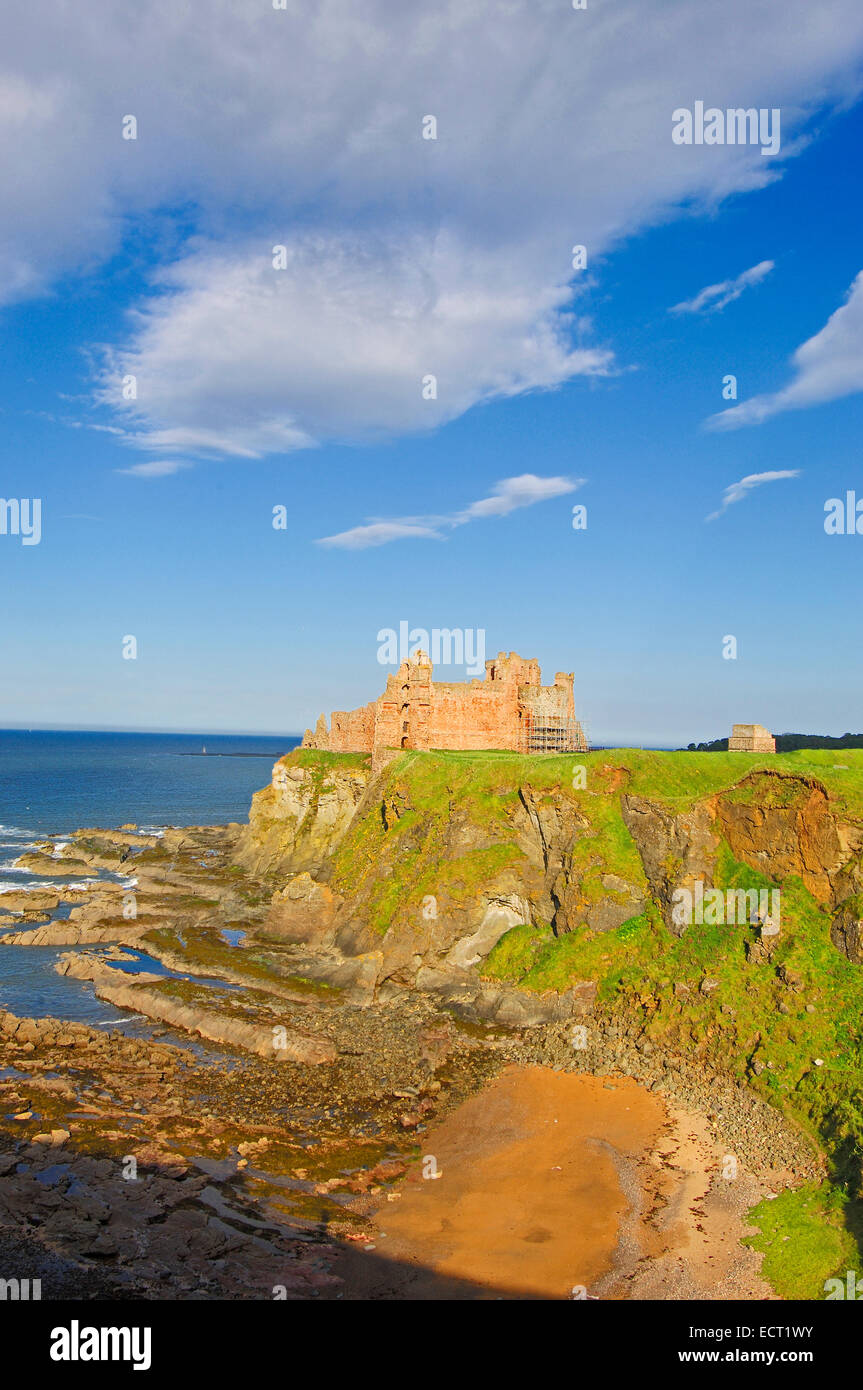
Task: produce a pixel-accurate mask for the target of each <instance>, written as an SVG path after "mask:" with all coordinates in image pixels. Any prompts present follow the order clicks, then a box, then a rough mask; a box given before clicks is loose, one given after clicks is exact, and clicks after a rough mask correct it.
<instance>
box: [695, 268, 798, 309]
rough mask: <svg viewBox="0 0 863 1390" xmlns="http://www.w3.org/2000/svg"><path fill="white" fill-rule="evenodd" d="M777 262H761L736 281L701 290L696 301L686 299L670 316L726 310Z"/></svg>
mask: <svg viewBox="0 0 863 1390" xmlns="http://www.w3.org/2000/svg"><path fill="white" fill-rule="evenodd" d="M775 264H776V262H775V261H759V262H758V264H757V265H753V266H751V267H750V268H749V270H744V271H743V273H742V274H741V275H738V276H737V278H736V279H734V280H720V282H719V284H718V285H708V286H707V287H706V288H705V289H703V290H700V291H699V292H698V294H697V295H696V296H695V298H694V299H684V300H683V301H682V302H681V303H680V304H674V305H672V307H671V308H670V309H669V311H668V312H669V314H712V313H715V312H716V311H717V310H719V309H724V308H725V306H726V304H731V303H733V301H734V300H735V299H739V298H740V296H741V295H742V293H743V291H744V290H746V289H748V288H749V286H750V285H757V284H759V283H760V281H762V280H763V279H764V278H765V277H766V276H767V275H769V274H770V272H771V270H772V269H773V267H774V265H775Z"/></svg>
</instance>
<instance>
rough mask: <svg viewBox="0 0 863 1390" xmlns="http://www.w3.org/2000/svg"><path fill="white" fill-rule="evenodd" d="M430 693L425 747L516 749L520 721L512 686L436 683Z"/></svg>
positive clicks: (514, 688) (514, 689)
mask: <svg viewBox="0 0 863 1390" xmlns="http://www.w3.org/2000/svg"><path fill="white" fill-rule="evenodd" d="M432 691H433V697H432V706H431V715H430V719H429V731H428V737H429V743H428V747H430V748H477V749H488V748H512V749H515V748H517V747H518V738H519V728H520V724H521V720H520V716H519V708H518V687H517V686H516V685H515V684H509V683H507V684H504V683H501V684H500V685H498V684H497V683H493V684H489V683H487V682H482V681H472V682H471V683H470V685H456V684H451V685H450V684H447V685H443V684H441V685H439V684H438V683H437V682H435V683H434V685H433V686H432Z"/></svg>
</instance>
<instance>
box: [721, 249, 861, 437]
mask: <svg viewBox="0 0 863 1390" xmlns="http://www.w3.org/2000/svg"><path fill="white" fill-rule="evenodd" d="M791 361H792V364H793V366H794V368H795V376H794V380H793V381H792V382H791V383H790V384H789V385H788V386H786V387H784V388H783V390H781V391H776V392H774V393H773V394H772V395H763V396H753V397H752V399H751V400H748V401H743V402H742V404H740V405H736V406H734V407H733V408H732V409H731V410H723V411H720V412H719V414H718V415H711V416H710V418H709V420H708V421H707V425H708V428H709V429H714V430H733V429H739V428H740V427H741V426H742V425H760V424H761V423H762V421H764V420H769V419H770V417H771V416H772V415H779V414H780V413H781V412H782V411H784V410H803V409H804V408H805V407H806V406H810V405H823V404H825V403H826V402H827V401H835V400H839V399H840V397H842V396H850V395H853V394H854V393H855V392H857V391H863V271H861V272H860V274H859V275H858V276H857V278H856V279H855V281H854V283H853V285H852V286H851V289H850V290H849V291H848V295H847V297H846V300H845V303H844V304H843V305H841V307H840V308H838V309H837V310H836V312H835V314H831V316H830V318H829V319H828V320H827V322H826V324H825V325H824V327H823V328H822V329H821V331H820V332H819V333H816V334H815V336H814V337H813V338H810V339H809V340H808V341H807V342H805V343H803V344H802V345H801V346H800V347H799V348H798V349H797V351H796V352H795V353H794V355H793V357H792V359H791Z"/></svg>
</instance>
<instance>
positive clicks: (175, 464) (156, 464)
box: [114, 459, 192, 478]
mask: <svg viewBox="0 0 863 1390" xmlns="http://www.w3.org/2000/svg"><path fill="white" fill-rule="evenodd" d="M191 467H192V465H191V463H187V462H185V461H184V460H182V459H151V460H150V462H149V463H133V464H132V466H131V468H115V469H114V472H115V473H128V474H129V475H130V476H131V477H133V478H167V477H169V476H170V475H171V474H172V473H179V471H180V469H181V468H191Z"/></svg>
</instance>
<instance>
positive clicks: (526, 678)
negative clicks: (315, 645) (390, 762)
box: [302, 651, 587, 762]
mask: <svg viewBox="0 0 863 1390" xmlns="http://www.w3.org/2000/svg"><path fill="white" fill-rule="evenodd" d="M432 669H433V668H432V664H431V661H430V660H429V658H428V656H427V655H426V653H425V652H423V651H417V652H414V653H412V654H411V655H410V656H409V657H408V660H407V661H403V662H402V664H401V666H400V667H399V669H398V671H397V672H396V673H395V674H391V675H389V676H387V684H386V689H385V690H384V692H383V694H382V695H379V696H378V698H377V700H373V701H372V702H371V703H370V704H368V705H363V706H362V707H361V708H360V709H354V710H349V711H347V712H345V711H343V710H336V711H335V712H334V713H333V715H332V717H331V720H330V728H329V730H328V729H327V723H326V719H325V718H324V716H323V715H321V717H320V719H319V720H318V722H317V725H316V727H315V731H314V733H312V731H311V729H307V730H306V734H305V737H304V739H303V743H302V746H303V748H323V749H327V750H329V751H330V752H332V753H371V754H372V755H373V757H374V760H375V762H379V761H380V760H381V758H382V755H383V753H384V750H396V751H400V750H402V749H405V750H408V749H411V750H418V749H420V750H428V749H460V750H476V751H481V750H484V749H488V750H490V749H508V750H510V751H512V752H515V753H569V752H575V751H580V752H584V751H586V750H587V740H586V739H585V737H584V732H583V730H582V727H581V725H580V724H579V722H578V720H577V719H576V717H575V699H574V696H573V686H572V683H573V675H572V672H565V671H558V672H557V674H556V675H555V678H554V685H543V684H542V678H541V674H540V669H539V662H538V661H525V660H524V659H523V658H522V657H520V656H518V655H517V653H516V652H510V653H509V655H507V653H506V652H498V654H497V656H496V657H494V658H493V659H492V660H491V661H487V662H486V663H485V679H484V680H472V681H435V680H432Z"/></svg>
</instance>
